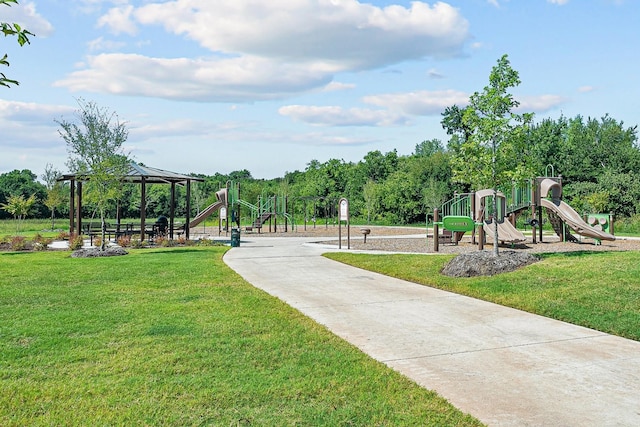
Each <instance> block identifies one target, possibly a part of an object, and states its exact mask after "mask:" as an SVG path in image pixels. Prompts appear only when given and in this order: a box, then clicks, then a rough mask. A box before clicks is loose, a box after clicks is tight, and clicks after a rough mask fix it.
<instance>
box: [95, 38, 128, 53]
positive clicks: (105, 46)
mask: <svg viewBox="0 0 640 427" xmlns="http://www.w3.org/2000/svg"><path fill="white" fill-rule="evenodd" d="M124 45H125V44H124V43H123V42H116V41H113V40H105V39H104V37H98V38H97V39H94V40H90V41H89V42H88V43H87V47H88V48H89V51H90V52H97V51H106V50H117V49H120V48H122V47H123V46H124Z"/></svg>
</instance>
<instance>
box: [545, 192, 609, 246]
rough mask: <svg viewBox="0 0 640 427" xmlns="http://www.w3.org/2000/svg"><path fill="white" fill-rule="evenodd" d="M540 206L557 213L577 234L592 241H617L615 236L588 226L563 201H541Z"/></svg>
mask: <svg viewBox="0 0 640 427" xmlns="http://www.w3.org/2000/svg"><path fill="white" fill-rule="evenodd" d="M540 205H541V206H543V207H545V208H547V209H549V210H551V211H553V212H555V214H556V215H558V216H559V217H560V219H561V220H563V221H564V222H565V224H567V225H568V226H569V228H571V229H572V230H573V231H575V232H576V233H577V234H579V235H581V236H585V237H591V238H592V239H600V240H616V238H615V237H614V236H612V235H611V234H609V233H606V232H604V231H601V230H598V229H596V228H594V227H592V226H590V225H589V224H587V223H586V222H585V221H584V220H583V219H582V217H581V216H580V214H578V213H577V212H576V211H575V210H573V208H572V207H571V206H569V205H568V204H566V203H565V202H563V201H562V200H557V201H553V200H549V199H540Z"/></svg>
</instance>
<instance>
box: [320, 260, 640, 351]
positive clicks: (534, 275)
mask: <svg viewBox="0 0 640 427" xmlns="http://www.w3.org/2000/svg"><path fill="white" fill-rule="evenodd" d="M326 256H327V257H328V258H331V259H334V260H336V261H340V262H344V263H346V264H349V265H353V266H356V267H360V268H364V269H367V270H370V271H376V272H379V273H382V274H385V275H388V276H393V277H397V278H400V279H405V280H409V281H412V282H415V283H420V284H424V285H427V286H431V287H435V288H439V289H443V290H447V291H451V292H455V293H458V294H463V295H468V296H471V297H474V298H478V299H482V300H486V301H491V302H495V303H498V304H501V305H504V306H508V307H513V308H517V309H520V310H525V311H528V312H531V313H536V314H539V315H542V316H546V317H550V318H553V319H558V320H562V321H566V322H569V323H573V324H576V325H581V326H586V327H588V328H592V329H597V330H599V331H602V332H607V333H610V334H614V335H619V336H622V337H626V338H630V339H632V340H636V341H640V252H637V251H633V252H567V253H555V254H545V255H542V260H541V261H539V262H537V263H534V264H532V265H529V266H527V267H524V268H522V269H520V270H517V271H514V272H511V273H505V274H499V275H496V276H493V277H473V278H452V277H447V276H444V275H442V274H440V271H441V270H442V268H443V267H444V265H445V264H446V263H447V262H448V261H449V260H450V259H452V258H453V255H429V256H425V255H402V254H397V255H368V254H353V253H346V252H341V253H330V254H327V255H326Z"/></svg>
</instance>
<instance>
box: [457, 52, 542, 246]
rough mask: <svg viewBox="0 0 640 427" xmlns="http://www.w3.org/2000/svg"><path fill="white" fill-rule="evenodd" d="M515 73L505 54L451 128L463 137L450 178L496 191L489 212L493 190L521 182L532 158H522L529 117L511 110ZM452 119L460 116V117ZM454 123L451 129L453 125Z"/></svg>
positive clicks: (516, 81)
mask: <svg viewBox="0 0 640 427" xmlns="http://www.w3.org/2000/svg"><path fill="white" fill-rule="evenodd" d="M519 84H520V78H519V75H518V72H517V71H516V70H514V69H513V68H511V64H510V63H509V59H508V56H507V55H503V56H502V57H501V58H500V59H499V60H498V63H497V65H496V66H494V67H493V69H492V70H491V74H490V75H489V85H488V86H486V87H485V88H484V89H483V91H482V92H475V93H474V94H473V95H471V97H470V98H469V105H468V106H467V107H465V108H464V110H463V112H462V116H461V118H460V123H458V122H457V121H456V120H453V121H451V122H450V123H449V124H450V125H451V126H453V127H452V129H453V128H456V129H462V130H463V131H464V133H465V139H464V140H462V141H461V143H460V145H459V146H458V147H457V150H456V151H457V153H456V155H454V156H453V158H452V163H453V175H454V179H456V180H458V181H460V182H466V183H469V184H471V185H472V186H474V187H476V189H478V190H480V189H483V188H492V189H493V190H494V203H493V211H494V212H497V201H496V195H497V188H498V187H499V186H500V185H504V184H510V183H511V182H513V181H521V180H522V179H524V178H528V177H531V176H532V174H533V171H532V164H531V163H530V160H529V158H530V156H526V155H524V154H525V153H526V152H527V147H526V137H525V135H526V128H527V127H528V124H529V123H530V121H531V119H532V115H531V114H522V115H518V114H515V113H513V112H512V110H513V109H515V108H516V107H518V106H519V105H520V104H519V102H518V101H516V100H515V99H514V98H513V96H512V95H511V94H510V93H509V92H508V90H509V88H512V87H515V86H518V85H519ZM451 117H456V118H458V115H455V114H454V115H452V116H451ZM451 123H455V125H453V124H451ZM494 226H495V229H494V242H493V253H494V255H496V256H497V255H498V242H499V238H498V223H497V222H496V221H494Z"/></svg>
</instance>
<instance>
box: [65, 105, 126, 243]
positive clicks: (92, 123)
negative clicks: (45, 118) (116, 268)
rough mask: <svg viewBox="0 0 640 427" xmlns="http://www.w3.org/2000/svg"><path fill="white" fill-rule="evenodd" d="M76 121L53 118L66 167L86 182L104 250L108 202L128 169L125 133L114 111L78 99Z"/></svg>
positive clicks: (117, 191)
mask: <svg viewBox="0 0 640 427" xmlns="http://www.w3.org/2000/svg"><path fill="white" fill-rule="evenodd" d="M78 104H79V106H80V109H79V110H78V111H76V119H77V120H78V122H79V124H76V123H73V122H69V121H67V120H56V123H58V124H59V125H60V127H61V129H60V130H58V133H59V134H60V137H62V139H63V140H64V141H65V142H66V143H67V151H68V152H69V160H68V161H67V166H68V167H69V169H70V170H71V171H72V172H74V173H75V174H76V176H77V177H78V179H79V180H82V181H86V182H87V200H88V201H92V202H93V203H95V205H96V208H97V209H98V212H99V214H100V221H101V223H102V239H101V241H102V244H101V247H100V249H101V250H105V248H106V239H105V224H106V223H105V218H106V212H107V209H108V208H109V205H110V204H111V203H112V202H113V201H115V200H117V199H118V198H119V196H120V193H121V191H122V181H123V178H124V176H125V175H126V173H127V172H128V170H129V158H128V155H127V154H125V153H124V151H123V148H122V145H123V144H124V142H125V141H126V140H127V136H128V134H129V132H128V131H127V128H126V126H125V124H124V123H121V122H120V120H119V119H118V116H117V115H116V113H113V112H109V111H108V110H107V109H105V108H100V107H99V106H98V105H96V103H94V102H85V101H84V100H82V99H79V100H78Z"/></svg>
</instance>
